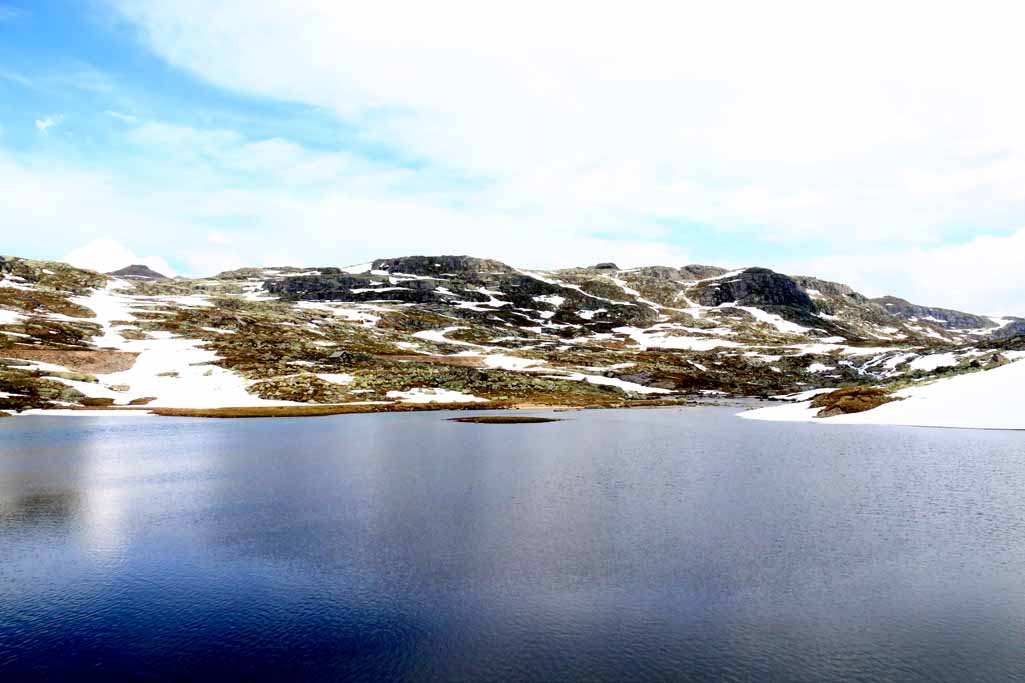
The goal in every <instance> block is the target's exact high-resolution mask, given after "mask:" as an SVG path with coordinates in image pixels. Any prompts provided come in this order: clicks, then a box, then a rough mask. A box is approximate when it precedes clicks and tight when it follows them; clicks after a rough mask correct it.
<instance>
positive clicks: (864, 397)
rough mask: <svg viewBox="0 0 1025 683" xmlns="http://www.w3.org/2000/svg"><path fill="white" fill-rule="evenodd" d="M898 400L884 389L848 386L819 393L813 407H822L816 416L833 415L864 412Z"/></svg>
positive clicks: (813, 400) (813, 401) (814, 399)
mask: <svg viewBox="0 0 1025 683" xmlns="http://www.w3.org/2000/svg"><path fill="white" fill-rule="evenodd" d="M896 400H898V399H896V398H894V397H893V396H891V395H890V392H888V391H886V390H884V389H876V388H874V387H848V388H846V389H837V390H836V391H831V392H829V393H828V394H819V395H818V396H816V397H815V398H813V399H812V401H811V407H812V408H821V410H819V412H818V413H816V415H815V417H833V416H834V415H848V414H850V413H863V412H865V411H866V410H872V409H873V408H878V407H879V406H881V405H883V404H884V403H889V402H891V401H896Z"/></svg>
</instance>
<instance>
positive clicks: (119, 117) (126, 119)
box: [103, 109, 139, 123]
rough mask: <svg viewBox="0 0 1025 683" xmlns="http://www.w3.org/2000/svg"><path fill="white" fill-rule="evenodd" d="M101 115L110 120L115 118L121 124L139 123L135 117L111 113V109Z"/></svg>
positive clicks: (115, 112) (117, 112) (116, 112)
mask: <svg viewBox="0 0 1025 683" xmlns="http://www.w3.org/2000/svg"><path fill="white" fill-rule="evenodd" d="M103 113H104V114H106V115H107V116H109V117H111V118H115V119H117V120H118V121H121V122H122V123H138V121H139V117H137V116H132V115H131V114H123V113H121V112H119V111H113V110H111V109H108V110H107V111H105V112H103Z"/></svg>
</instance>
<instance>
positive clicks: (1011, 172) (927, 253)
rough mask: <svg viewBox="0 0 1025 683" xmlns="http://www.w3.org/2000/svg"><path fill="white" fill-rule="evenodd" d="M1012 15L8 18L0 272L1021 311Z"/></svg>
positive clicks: (252, 10)
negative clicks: (647, 281)
mask: <svg viewBox="0 0 1025 683" xmlns="http://www.w3.org/2000/svg"><path fill="white" fill-rule="evenodd" d="M1023 24H1025V5H1022V4H1021V3H1014V2H1008V3H997V2H984V1H983V2H975V3H971V5H970V6H969V5H966V4H965V3H952V2H951V3H945V2H939V1H936V0H933V1H932V2H928V3H924V2H923V3H919V2H916V1H914V0H908V1H906V2H901V3H892V2H887V3H882V2H879V3H877V2H873V1H871V0H867V1H865V2H859V3H834V2H822V1H821V0H820V1H818V2H789V1H787V0H780V1H779V2H773V3H765V2H731V1H729V0H725V1H723V2H717V3H708V2H687V1H681V0H677V1H673V2H668V1H667V2H654V1H646V0H634V1H633V2H630V3H611V2H595V1H593V0H591V1H590V2H577V1H576V0H563V1H562V2H559V3H552V2H551V1H550V0H548V1H547V2H539V1H535V0H520V1H519V2H516V3H500V4H496V3H481V2H474V1H466V2H463V1H458V2H457V1H454V0H432V2H429V3H424V2H393V1H389V0H376V1H375V2H373V3H367V2H348V1H345V0H261V1H260V2H252V1H251V0H175V1H174V2H167V1H166V0H0V252H2V253H7V254H13V255H19V256H26V257H34V258H49V259H65V260H69V261H71V262H74V263H76V264H79V265H84V266H87V267H93V268H98V269H105V270H107V269H114V268H117V267H120V266H123V265H126V264H127V263H128V262H141V263H147V264H148V265H151V266H152V267H155V268H157V269H158V270H162V271H164V272H168V273H171V274H182V275H208V274H213V273H216V272H219V271H222V270H226V269H231V268H236V267H240V266H244V265H252V266H265V265H266V266H270V265H304V266H325V265H349V264H354V263H360V262H365V261H367V260H370V259H373V258H383V257H391V256H399V255H408V254H471V255H477V256H482V257H489V258H497V259H500V260H503V261H505V262H507V263H510V264H512V265H516V266H520V267H530V268H556V267H569V266H580V265H589V264H593V263H596V262H601V261H614V262H616V263H617V264H619V265H620V266H621V267H633V266H639V265H654V264H661V265H683V264H686V263H709V264H716V265H723V266H730V267H741V266H752V265H758V266H765V267H770V268H773V269H776V270H780V271H782V272H787V273H792V274H805V275H816V276H818V277H823V278H826V279H832V280H837V281H841V282H845V283H848V284H850V285H852V286H854V287H855V288H856V289H858V290H859V291H861V292H863V293H865V294H867V295H869V296H880V295H883V294H896V295H898V296H902V297H904V298H907V299H910V300H912V301H915V302H917V303H923V304H929V305H937V306H947V307H954V308H961V309H965V310H970V311H974V312H982V313H991V314H1015V315H1025V276H1023V271H1025V123H1023V122H1025V89H1023V88H1021V87H1020V81H1021V78H1020V65H1021V64H1023V63H1025V41H1021V40H1020V37H1019V34H1020V27H1021V26H1022V25H1023Z"/></svg>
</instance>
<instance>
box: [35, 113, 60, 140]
mask: <svg viewBox="0 0 1025 683" xmlns="http://www.w3.org/2000/svg"><path fill="white" fill-rule="evenodd" d="M62 120H64V117H63V116H61V115H60V114H58V115H56V116H46V117H44V118H41V119H36V130H37V131H39V134H40V135H46V134H47V133H49V132H50V129H51V128H54V127H56V126H58V125H60V122H61V121H62Z"/></svg>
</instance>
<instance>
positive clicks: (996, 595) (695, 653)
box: [0, 408, 1025, 681]
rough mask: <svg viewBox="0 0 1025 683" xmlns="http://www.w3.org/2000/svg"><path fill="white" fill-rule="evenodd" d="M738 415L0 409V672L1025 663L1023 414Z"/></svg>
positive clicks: (635, 671)
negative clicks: (1013, 418)
mask: <svg viewBox="0 0 1025 683" xmlns="http://www.w3.org/2000/svg"><path fill="white" fill-rule="evenodd" d="M735 412H736V410H735V409H723V408H698V409H691V410H679V409H666V410H633V411H584V412H577V413H565V414H559V415H557V416H558V417H565V418H567V419H566V421H564V422H559V423H550V424H534V425H474V424H457V423H452V422H447V421H445V419H444V418H445V417H449V416H451V415H449V414H442V413H421V414H406V415H396V414H391V415H353V416H340V417H327V418H303V419H280V420H237V421H230V420H229V421H217V420H187V419H172V418H160V419H146V418H122V419H103V418H44V417H37V418H17V419H8V420H0V680H4V681H8V680H9V681H22V680H36V679H44V680H75V679H90V678H91V679H102V680H110V681H114V680H117V681H121V680H130V679H145V678H153V679H157V678H176V679H184V678H189V679H192V680H197V679H200V678H210V677H213V676H218V675H219V676H224V677H225V678H226V679H228V680H249V681H253V680H294V679H305V680H332V679H343V678H344V679H352V678H355V679H366V680H372V679H401V680H422V679H436V680H437V679H447V680H451V679H459V680H525V679H533V680H537V679H562V680H575V679H592V680H593V679H602V680H623V679H628V678H634V679H636V678H644V679H674V680H688V679H693V680H707V679H716V680H721V679H726V680H737V681H747V680H750V681H765V680H788V681H801V680H806V681H821V680H824V679H840V678H843V679H846V680H862V681H892V680H897V679H900V680H921V681H939V680H949V681H965V680H994V681H1006V680H1011V679H1021V678H1025V433H1022V432H996V431H990V432H986V431H960V430H941V429H920V428H887V427H841V426H823V425H813V424H773V423H767V422H755V421H748V420H741V419H738V418H736V417H735V416H734V413H735ZM539 414H540V413H539ZM71 674H74V675H71Z"/></svg>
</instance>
